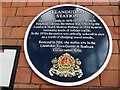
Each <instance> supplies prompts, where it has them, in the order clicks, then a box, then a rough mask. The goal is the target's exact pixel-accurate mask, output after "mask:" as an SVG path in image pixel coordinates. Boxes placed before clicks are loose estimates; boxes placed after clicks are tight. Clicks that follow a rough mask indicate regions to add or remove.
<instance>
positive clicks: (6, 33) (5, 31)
mask: <svg viewBox="0 0 120 90" xmlns="http://www.w3.org/2000/svg"><path fill="white" fill-rule="evenodd" d="M0 32H1V33H0V36H2V38H9V37H10V33H11V28H10V27H3V28H1V29H0Z"/></svg>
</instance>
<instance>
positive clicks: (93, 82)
mask: <svg viewBox="0 0 120 90" xmlns="http://www.w3.org/2000/svg"><path fill="white" fill-rule="evenodd" d="M82 86H100V80H99V76H98V77H96V78H95V79H93V80H91V81H89V82H87V83H85V84H82Z"/></svg>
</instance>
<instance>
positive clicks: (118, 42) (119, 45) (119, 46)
mask: <svg viewBox="0 0 120 90" xmlns="http://www.w3.org/2000/svg"><path fill="white" fill-rule="evenodd" d="M118 43H119V51H120V40H119V42H118ZM119 66H120V65H119Z"/></svg>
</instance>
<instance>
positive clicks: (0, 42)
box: [0, 39, 17, 45]
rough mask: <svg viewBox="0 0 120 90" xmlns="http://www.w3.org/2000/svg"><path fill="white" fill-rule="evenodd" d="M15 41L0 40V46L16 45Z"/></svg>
mask: <svg viewBox="0 0 120 90" xmlns="http://www.w3.org/2000/svg"><path fill="white" fill-rule="evenodd" d="M16 44H17V40H8V39H6V40H0V45H16Z"/></svg>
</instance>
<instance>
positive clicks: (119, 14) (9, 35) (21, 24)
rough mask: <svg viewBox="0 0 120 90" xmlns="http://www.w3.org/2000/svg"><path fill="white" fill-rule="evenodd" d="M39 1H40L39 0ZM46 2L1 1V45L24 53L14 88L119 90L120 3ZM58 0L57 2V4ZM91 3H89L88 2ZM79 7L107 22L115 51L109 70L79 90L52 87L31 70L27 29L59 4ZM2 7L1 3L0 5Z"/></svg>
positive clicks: (29, 0)
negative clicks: (28, 61) (46, 11)
mask: <svg viewBox="0 0 120 90" xmlns="http://www.w3.org/2000/svg"><path fill="white" fill-rule="evenodd" d="M38 1H40V0H38ZM51 1H52V2H49V0H44V2H42V1H41V2H31V0H26V2H25V0H24V2H17V0H13V1H12V2H2V6H1V7H2V18H0V19H1V20H0V21H2V25H0V36H2V37H0V45H20V46H21V47H22V48H21V53H20V58H19V62H18V67H17V73H16V78H15V82H14V89H16V88H26V89H27V88H32V90H34V89H35V90H43V89H45V90H46V89H53V88H54V89H56V90H58V89H65V90H73V89H75V90H76V89H77V90H120V89H118V87H120V58H119V57H120V7H119V6H120V4H119V3H117V2H109V1H108V2H107V0H102V1H106V2H95V1H94V0H93V1H91V0H85V1H86V2H79V0H76V1H72V0H71V1H67V0H64V1H62V0H60V1H58V0H51ZM54 1H55V2H54ZM88 1H89V2H88ZM65 3H69V4H70V3H71V4H78V5H81V6H85V7H87V8H89V9H91V10H93V11H95V12H96V13H97V14H98V15H100V16H101V17H102V18H103V20H104V21H105V22H106V23H107V25H108V27H109V29H110V32H111V34H112V39H113V40H112V41H113V52H112V57H111V59H110V62H109V64H108V66H107V68H106V69H105V70H104V71H103V72H102V74H100V75H99V76H98V77H97V78H95V79H94V80H92V81H90V82H88V83H86V84H83V85H79V86H76V87H59V86H55V85H52V84H50V83H48V82H46V81H44V80H43V79H41V78H39V77H38V76H37V75H36V74H35V73H34V72H33V71H32V70H31V68H30V67H29V65H28V63H27V61H26V58H25V55H24V50H23V40H24V35H25V32H26V29H27V27H28V25H29V23H30V22H31V20H32V19H33V18H34V17H35V16H36V15H37V14H38V13H40V12H41V11H43V10H45V9H47V8H49V7H51V6H54V5H58V4H65ZM0 5H1V4H0Z"/></svg>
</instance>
